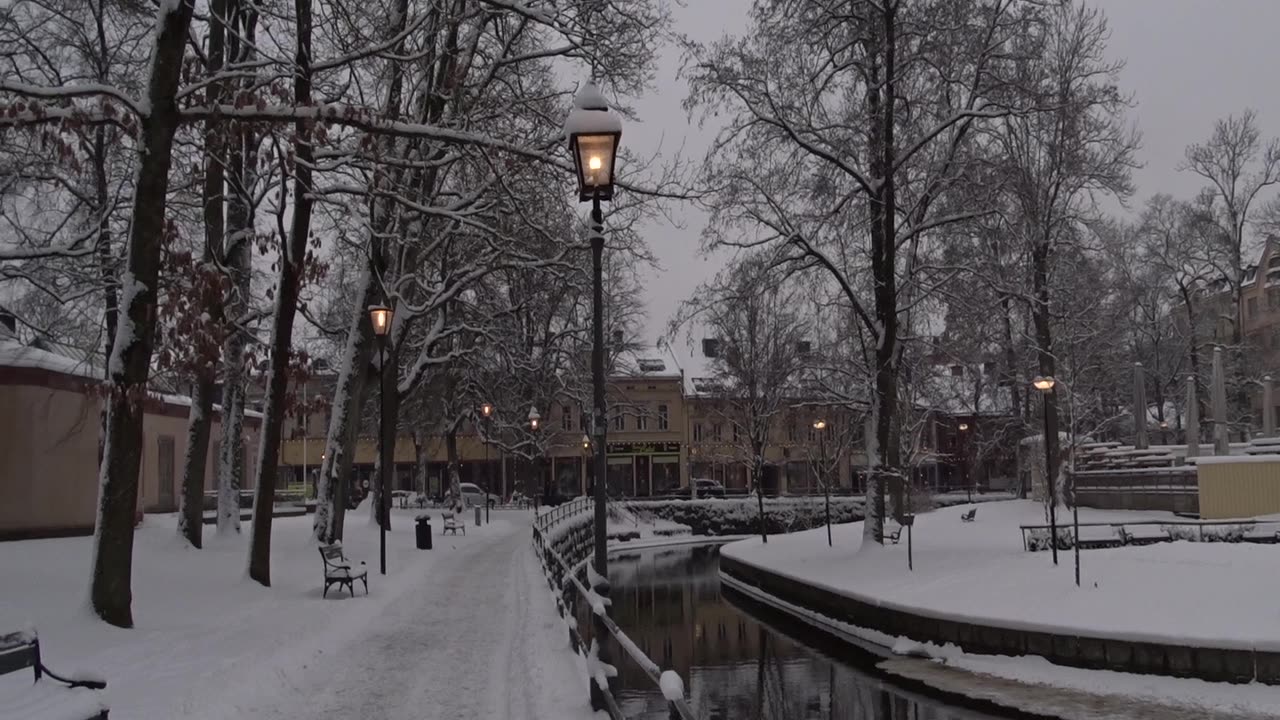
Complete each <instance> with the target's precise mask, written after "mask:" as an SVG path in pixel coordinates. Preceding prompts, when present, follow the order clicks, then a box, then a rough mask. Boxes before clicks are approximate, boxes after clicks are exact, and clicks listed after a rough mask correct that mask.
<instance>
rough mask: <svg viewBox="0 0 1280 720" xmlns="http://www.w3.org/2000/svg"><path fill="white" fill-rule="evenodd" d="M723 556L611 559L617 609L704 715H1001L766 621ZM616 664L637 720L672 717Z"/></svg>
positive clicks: (642, 554) (714, 551)
mask: <svg viewBox="0 0 1280 720" xmlns="http://www.w3.org/2000/svg"><path fill="white" fill-rule="evenodd" d="M718 563H719V552H718V548H716V547H714V546H684V547H676V548H665V549H663V548H655V549H650V550H639V551H632V552H626V553H621V554H617V555H614V556H612V557H611V558H610V560H609V579H610V582H611V584H612V586H613V608H612V612H611V613H610V614H611V615H613V617H614V619H615V620H616V621H617V623H618V625H619V626H621V627H622V629H623V630H625V631H626V632H627V634H628V635H630V636H631V638H632V639H633V640H635V642H636V644H637V645H639V646H640V649H642V650H644V651H645V653H647V654H648V655H649V657H651V658H653V660H654V661H655V662H657V663H658V665H660V666H661V667H663V668H664V669H666V668H671V669H674V670H676V671H677V672H679V673H680V676H681V677H682V678H684V681H685V687H686V691H687V693H688V696H689V698H690V701H691V704H692V706H693V708H694V711H695V712H696V713H697V715H698V717H699V718H700V719H701V720H739V719H742V720H757V719H758V720H818V719H820V718H821V719H834V718H842V719H844V720H864V719H865V720H994V718H992V716H989V715H983V714H980V713H976V712H973V711H971V710H967V709H961V708H954V707H949V706H947V705H945V704H944V703H942V702H939V701H936V700H933V699H929V698H923V697H920V696H918V695H915V694H913V693H909V692H905V691H903V690H900V689H899V688H896V687H895V686H893V685H891V684H889V683H887V682H885V681H883V680H882V679H880V678H878V677H875V676H873V675H871V674H869V673H868V670H869V668H858V667H854V666H851V665H849V664H847V663H845V662H841V661H838V660H832V659H830V658H828V657H826V656H824V655H823V654H821V653H820V652H818V651H817V650H814V649H811V648H808V647H805V646H804V645H801V644H799V643H797V642H795V641H792V640H791V639H789V638H788V637H786V636H784V635H781V634H778V633H777V632H774V631H773V630H771V629H769V628H767V627H765V626H764V625H761V624H760V623H758V622H756V621H755V620H753V619H752V618H751V617H749V616H747V615H746V614H744V613H743V612H742V611H740V610H739V609H738V608H736V607H735V606H734V605H732V604H731V603H730V602H729V601H728V600H726V599H725V598H723V597H722V595H721V592H720V581H719V576H718ZM585 620H586V618H585V617H584V618H583V621H584V622H583V624H582V626H583V627H584V628H585V627H586V626H587V625H586V623H585ZM614 664H615V665H617V666H618V671H619V676H620V681H621V686H622V692H621V693H620V695H619V701H620V703H621V705H622V707H623V710H624V711H625V713H626V715H627V717H628V718H645V719H646V720H647V719H648V718H653V719H654V720H658V719H659V718H663V719H665V718H666V717H667V708H666V703H665V701H664V700H663V697H662V694H661V693H660V692H659V691H658V690H657V688H655V687H653V685H652V683H651V682H650V680H649V679H648V677H646V676H645V675H644V673H643V672H642V671H640V669H639V668H637V667H636V666H635V665H634V664H633V663H631V662H629V661H628V660H626V659H622V658H615V660H614Z"/></svg>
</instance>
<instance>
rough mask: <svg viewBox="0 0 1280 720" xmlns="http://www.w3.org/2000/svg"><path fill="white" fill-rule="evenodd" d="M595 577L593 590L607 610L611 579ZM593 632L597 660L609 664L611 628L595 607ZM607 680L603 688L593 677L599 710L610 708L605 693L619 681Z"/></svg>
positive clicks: (593, 699)
mask: <svg viewBox="0 0 1280 720" xmlns="http://www.w3.org/2000/svg"><path fill="white" fill-rule="evenodd" d="M593 579H594V581H595V582H593V583H592V585H591V590H592V591H594V592H595V594H596V595H598V596H600V600H601V602H603V603H604V606H605V609H606V612H607V611H608V607H609V580H608V579H607V578H604V577H601V576H599V575H594V576H593ZM591 634H592V635H593V636H594V637H595V643H596V661H597V662H599V663H600V664H601V665H606V664H609V661H610V659H611V658H610V656H611V654H612V653H610V652H609V644H608V638H609V628H608V626H607V625H605V622H604V618H602V617H601V616H599V615H597V614H595V612H594V608H593V609H592V613H591ZM607 682H608V685H607V686H606V687H604V688H601V687H599V686H598V685H597V681H596V677H595V676H594V675H593V676H592V677H591V709H592V710H597V711H599V710H607V709H608V705H607V703H606V701H605V697H604V695H605V693H606V692H608V693H613V692H614V691H615V690H616V689H617V687H616V685H617V681H616V679H615V678H608V679H607Z"/></svg>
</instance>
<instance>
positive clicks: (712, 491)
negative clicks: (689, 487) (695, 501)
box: [693, 478, 724, 498]
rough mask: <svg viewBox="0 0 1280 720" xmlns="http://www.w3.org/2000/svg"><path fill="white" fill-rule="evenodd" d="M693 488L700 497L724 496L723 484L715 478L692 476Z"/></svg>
mask: <svg viewBox="0 0 1280 720" xmlns="http://www.w3.org/2000/svg"><path fill="white" fill-rule="evenodd" d="M693 489H694V492H696V493H697V495H698V497H700V498H702V497H705V498H722V497H724V485H721V484H720V483H719V482H717V481H715V480H709V479H707V478H694V479H693Z"/></svg>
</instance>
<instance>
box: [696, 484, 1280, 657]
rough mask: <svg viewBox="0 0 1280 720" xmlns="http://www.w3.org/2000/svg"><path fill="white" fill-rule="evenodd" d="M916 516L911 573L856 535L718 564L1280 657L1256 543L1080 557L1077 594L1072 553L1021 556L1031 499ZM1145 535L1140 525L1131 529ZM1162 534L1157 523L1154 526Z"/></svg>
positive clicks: (1106, 632)
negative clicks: (972, 516)
mask: <svg viewBox="0 0 1280 720" xmlns="http://www.w3.org/2000/svg"><path fill="white" fill-rule="evenodd" d="M965 509H966V508H964V507H960V508H949V509H946V510H939V511H936V512H932V513H927V514H923V515H919V516H917V518H916V525H915V528H914V532H913V537H912V540H913V552H914V565H915V571H914V572H908V570H907V548H906V539H905V537H904V538H903V540H902V541H901V542H900V543H899V544H898V545H887V546H885V547H883V548H877V551H876V552H860V550H861V545H862V525H861V523H854V524H850V525H842V526H839V527H837V528H835V530H834V537H835V546H834V547H828V546H827V538H826V531H825V530H814V531H808V532H803V533H797V534H794V535H790V536H786V537H777V538H770V540H769V543H768V544H762V543H761V542H760V540H759V539H758V538H752V539H749V540H743V541H739V542H736V543H732V544H730V545H727V546H725V547H724V548H722V550H721V552H722V554H723V555H724V556H725V557H730V558H733V559H735V560H739V561H741V562H744V563H747V564H750V565H755V566H759V567H762V568H764V569H767V570H770V571H772V572H774V573H777V574H780V575H782V576H784V577H788V578H791V579H794V580H797V581H800V582H805V583H809V584H812V585H815V586H818V587H822V588H825V589H828V590H831V591H833V592H838V593H842V594H844V595H848V596H850V597H853V598H856V599H859V600H862V601H864V602H869V603H874V604H880V605H883V606H888V607H893V608H897V609H901V610H904V611H907V612H912V613H916V614H920V615H925V616H928V617H936V618H945V619H949V620H955V621H959V622H976V623H982V624H986V625H991V626H998V627H1007V628H1014V629H1022V630H1031V631H1042V632H1055V633H1061V634H1084V635H1094V636H1105V637H1114V638H1118V639H1125V640H1131V641H1137V642H1164V643H1170V644H1176V645H1188V646H1204V647H1222V648H1257V649H1261V650H1280V623H1277V622H1276V610H1275V598H1276V597H1280V553H1277V552H1276V548H1275V547H1273V546H1270V545H1261V544H1252V543H1239V544H1230V543H1192V542H1171V543H1162V544H1157V545H1145V546H1128V547H1118V548H1108V549H1097V550H1088V551H1085V552H1083V553H1081V556H1080V558H1081V587H1078V588H1077V587H1076V586H1075V582H1074V573H1073V563H1072V560H1073V558H1072V554H1071V553H1059V559H1060V563H1061V564H1060V565H1059V566H1057V567H1055V566H1053V565H1052V564H1051V562H1050V560H1049V555H1048V554H1047V553H1028V552H1025V551H1024V550H1023V546H1022V535H1021V532H1020V530H1019V525H1022V524H1040V523H1043V522H1044V517H1043V508H1042V507H1041V506H1040V505H1039V504H1037V503H1035V502H1033V501H1025V500H1024V501H1010V502H1004V503H994V504H989V505H986V506H984V507H982V508H981V509H980V510H979V511H978V515H977V519H976V521H974V522H971V523H965V522H961V521H960V516H961V515H962V514H963V512H964V511H965ZM1173 519H1174V517H1173V516H1172V515H1171V514H1169V513H1160V512H1129V511H1108V510H1094V509H1090V508H1081V509H1080V521H1081V522H1108V523H1120V522H1133V521H1138V520H1148V521H1149V520H1173ZM1136 527H1143V526H1136ZM1150 527H1153V528H1157V529H1158V528H1159V525H1154V526H1150Z"/></svg>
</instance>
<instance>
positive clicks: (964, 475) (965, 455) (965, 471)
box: [956, 422, 973, 502]
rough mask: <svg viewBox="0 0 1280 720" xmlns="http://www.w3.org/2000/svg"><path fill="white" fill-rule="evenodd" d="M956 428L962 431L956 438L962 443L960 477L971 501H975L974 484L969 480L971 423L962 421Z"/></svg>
mask: <svg viewBox="0 0 1280 720" xmlns="http://www.w3.org/2000/svg"><path fill="white" fill-rule="evenodd" d="M956 429H957V430H959V431H960V437H959V438H957V439H956V441H957V442H958V443H960V479H961V481H963V482H964V491H965V492H966V493H968V497H969V502H973V484H972V483H970V482H969V435H968V433H969V423H967V422H962V423H960V424H959V425H957V426H956Z"/></svg>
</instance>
